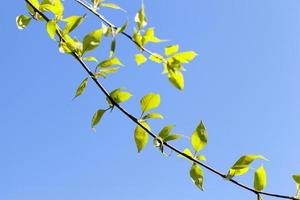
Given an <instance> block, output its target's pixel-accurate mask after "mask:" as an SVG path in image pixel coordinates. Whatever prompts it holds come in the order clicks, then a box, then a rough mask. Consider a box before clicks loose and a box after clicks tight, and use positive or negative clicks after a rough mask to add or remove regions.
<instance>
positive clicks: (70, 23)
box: [63, 15, 86, 35]
mask: <svg viewBox="0 0 300 200" xmlns="http://www.w3.org/2000/svg"><path fill="white" fill-rule="evenodd" d="M85 17H86V15H83V16H71V17H68V18H65V19H64V20H63V21H64V22H67V24H66V26H65V27H64V30H63V34H64V35H65V34H68V33H70V32H72V31H73V30H74V29H75V28H76V27H77V26H79V25H80V24H81V23H82V22H83V20H84V19H85Z"/></svg>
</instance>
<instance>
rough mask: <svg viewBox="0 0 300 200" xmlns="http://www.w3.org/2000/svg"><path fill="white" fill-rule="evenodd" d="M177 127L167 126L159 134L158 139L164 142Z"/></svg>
mask: <svg viewBox="0 0 300 200" xmlns="http://www.w3.org/2000/svg"><path fill="white" fill-rule="evenodd" d="M174 127H175V125H168V126H165V127H164V128H163V129H162V130H161V131H160V132H159V134H158V137H160V138H162V139H163V140H164V138H166V137H167V136H168V135H169V134H170V133H171V131H172V129H173V128H174Z"/></svg>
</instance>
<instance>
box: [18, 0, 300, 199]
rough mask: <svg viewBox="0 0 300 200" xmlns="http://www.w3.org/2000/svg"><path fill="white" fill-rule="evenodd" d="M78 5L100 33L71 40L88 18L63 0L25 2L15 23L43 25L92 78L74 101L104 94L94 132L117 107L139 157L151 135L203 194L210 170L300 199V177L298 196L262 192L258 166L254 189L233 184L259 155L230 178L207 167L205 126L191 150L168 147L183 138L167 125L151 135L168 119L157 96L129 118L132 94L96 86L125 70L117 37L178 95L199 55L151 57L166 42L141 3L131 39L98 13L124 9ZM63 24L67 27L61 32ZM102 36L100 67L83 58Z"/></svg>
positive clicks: (100, 3)
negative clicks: (92, 91)
mask: <svg viewBox="0 0 300 200" xmlns="http://www.w3.org/2000/svg"><path fill="white" fill-rule="evenodd" d="M76 1H77V2H78V3H80V4H81V5H82V6H84V7H85V8H87V9H88V10H89V11H90V12H92V13H94V14H96V16H98V17H99V18H100V20H102V21H103V22H104V24H103V26H102V27H101V28H100V29H96V30H91V32H89V33H87V34H86V35H85V36H84V37H83V38H82V40H79V39H77V38H75V37H73V36H72V35H71V34H72V33H73V32H74V31H75V30H76V29H77V28H78V27H79V26H80V24H81V23H83V22H84V20H85V18H86V15H85V14H84V15H73V16H68V17H64V5H63V3H62V1H61V0H42V1H41V2H40V1H38V0H25V2H26V8H27V10H28V12H29V14H30V15H29V16H26V15H20V16H17V18H16V24H17V27H18V28H19V29H25V28H26V27H27V26H28V25H29V24H30V22H31V21H32V19H35V20H38V21H45V22H46V30H47V32H48V34H49V37H50V38H51V39H52V40H54V41H56V42H57V43H58V49H59V51H60V52H61V53H65V54H70V55H72V56H73V57H74V58H75V59H76V60H77V61H79V63H80V64H81V66H82V67H84V69H85V70H86V72H87V73H88V77H86V78H85V79H84V80H83V81H82V82H81V83H80V84H79V86H78V89H77V91H76V93H75V96H74V98H77V97H79V96H81V95H82V94H83V92H84V91H85V89H86V87H87V84H88V81H89V79H92V80H93V81H94V82H95V83H96V84H97V86H98V87H99V88H100V89H101V91H102V92H103V93H104V94H105V95H106V104H107V108H105V109H102V108H100V109H97V110H96V112H95V113H94V115H93V117H92V121H91V128H92V129H95V126H96V125H97V124H98V123H99V122H100V121H101V119H102V117H103V116H104V115H105V114H106V113H107V112H106V111H108V110H111V111H112V110H113V108H115V107H117V108H118V109H119V110H120V111H121V112H122V113H123V114H125V115H126V116H127V117H129V118H130V119H131V120H132V121H134V122H135V123H136V127H135V130H134V140H135V144H136V147H137V150H138V152H139V153H140V152H141V151H142V150H143V149H144V148H145V147H146V145H147V144H148V140H149V135H150V136H152V137H153V144H154V146H155V147H156V148H158V149H159V150H160V152H161V153H162V154H163V155H166V154H165V152H164V147H168V148H170V149H171V150H173V151H175V152H176V153H178V154H179V156H181V157H184V158H185V159H187V160H188V161H189V162H190V163H191V168H190V171H189V175H190V178H191V180H192V182H193V183H194V184H195V186H196V187H198V188H199V189H200V190H203V185H204V179H205V177H204V173H203V168H206V169H207V170H209V171H211V172H213V173H215V174H218V175H219V176H221V177H223V178H226V179H227V180H229V181H231V182H233V183H235V184H237V185H239V186H240V187H241V188H244V189H247V190H249V191H252V192H254V193H255V194H257V197H258V199H262V195H268V196H273V197H280V196H281V198H287V199H295V198H298V197H299V196H300V175H299V174H298V175H293V179H294V181H295V182H296V186H297V192H296V195H295V197H288V196H283V195H274V194H272V193H265V192H264V193H262V191H263V190H264V189H265V187H266V184H267V173H266V170H265V168H264V167H263V165H260V167H258V168H257V169H256V170H255V172H254V181H253V188H251V187H247V186H243V187H242V186H241V184H239V183H238V182H237V181H235V180H233V178H234V177H235V176H241V175H244V174H245V173H246V172H248V171H249V169H251V168H250V165H251V164H252V163H253V162H254V161H255V160H261V161H266V160H267V159H266V158H265V157H263V156H261V155H256V154H248V155H243V156H241V157H240V158H239V159H238V160H237V161H236V162H235V163H234V164H233V166H232V167H231V168H230V169H229V170H228V173H227V175H225V174H222V173H220V172H218V171H217V170H215V169H213V168H211V167H209V166H208V165H206V164H204V163H203V161H206V157H205V156H204V155H203V154H200V152H201V150H202V149H203V148H204V147H205V146H206V145H207V144H208V134H207V130H206V128H205V126H204V123H203V121H200V123H199V124H198V126H197V127H196V128H195V130H194V132H193V133H192V135H191V137H190V143H191V146H192V150H193V151H192V150H191V149H190V148H188V147H186V148H185V149H184V150H183V151H180V150H178V149H177V148H175V147H174V146H172V145H170V144H169V142H171V141H172V142H173V141H175V140H179V139H180V138H182V137H183V135H182V134H176V133H172V130H173V129H174V127H175V125H166V126H164V127H163V128H162V129H161V130H160V132H159V133H158V135H155V134H154V133H152V131H151V127H150V123H149V121H151V120H153V119H161V120H162V119H164V117H163V115H162V114H160V113H159V112H157V111H155V112H153V111H152V110H154V109H157V108H158V106H159V105H160V103H161V98H160V95H159V94H156V93H152V92H151V93H148V94H146V95H144V96H143V97H142V98H141V99H140V109H141V115H140V117H139V118H135V117H133V116H132V115H131V114H130V113H128V112H127V111H126V110H125V109H124V108H123V107H122V106H121V105H120V104H122V103H125V102H126V101H128V100H130V98H131V97H132V94H131V93H130V92H128V91H126V90H125V89H124V88H117V89H115V90H113V91H111V92H107V91H106V89H105V88H104V87H103V86H102V85H101V84H100V83H99V82H98V79H99V78H107V77H108V75H112V74H113V73H116V72H118V69H119V68H120V67H123V66H124V64H123V63H122V62H121V61H120V60H119V58H118V57H116V56H115V50H116V45H117V43H116V37H117V36H118V35H119V34H122V35H124V36H126V37H127V38H129V39H130V40H131V41H133V42H134V43H135V44H136V46H137V50H138V53H136V54H135V55H134V56H133V57H134V59H135V62H136V64H137V65H138V66H141V65H142V64H146V63H147V61H149V60H150V61H153V62H154V63H158V64H160V65H162V67H163V73H164V74H166V75H167V77H168V79H169V81H170V82H171V84H172V85H173V86H174V87H175V88H177V89H179V90H183V89H184V76H183V73H182V72H183V71H185V68H184V66H183V65H185V64H188V63H189V62H191V61H192V60H193V59H195V57H196V56H197V54H196V53H195V52H194V51H182V52H180V51H179V45H178V44H175V45H167V46H166V47H165V48H164V55H161V54H159V53H153V52H152V51H150V50H148V49H147V48H146V46H147V44H149V43H160V42H166V40H163V39H160V38H158V37H157V36H156V34H155V29H154V27H149V28H147V25H148V18H147V17H146V14H145V6H144V4H143V3H142V5H141V7H140V9H139V10H138V12H137V13H136V15H135V17H134V21H135V23H136V27H135V28H134V30H133V33H132V34H128V33H126V32H125V30H126V29H127V27H128V20H127V21H126V22H125V23H124V25H123V26H122V27H115V26H114V25H113V24H111V23H110V22H109V21H108V20H106V19H105V18H104V17H103V16H101V15H100V14H99V13H98V12H97V10H99V9H100V8H102V7H104V8H111V9H117V10H122V11H124V9H122V8H121V7H120V6H118V5H116V4H114V3H107V2H104V0H92V1H91V3H86V2H83V1H80V0H76ZM46 15H51V18H48V17H47V16H46ZM62 24H63V28H61V27H60V26H61V25H62ZM104 37H106V38H109V39H110V43H111V45H110V51H109V56H108V57H107V58H106V59H104V60H102V61H100V62H98V59H97V58H96V57H95V56H93V55H89V56H85V55H86V54H87V53H88V52H93V50H95V49H96V48H98V47H99V46H100V43H101V40H102V39H104ZM146 53H148V54H149V56H148V57H147V56H146V55H145V54H146ZM85 61H93V62H96V63H97V65H96V66H95V69H94V73H93V72H91V71H90V70H89V68H88V67H87V65H86V63H85Z"/></svg>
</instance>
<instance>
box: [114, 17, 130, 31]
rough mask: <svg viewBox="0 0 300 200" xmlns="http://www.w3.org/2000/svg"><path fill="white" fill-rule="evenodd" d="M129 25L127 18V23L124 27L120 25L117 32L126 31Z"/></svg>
mask: <svg viewBox="0 0 300 200" xmlns="http://www.w3.org/2000/svg"><path fill="white" fill-rule="evenodd" d="M127 26H128V20H126V22H125V24H124V25H123V26H122V27H120V28H118V29H117V31H116V33H117V34H118V33H122V32H123V31H125V29H126V28H127Z"/></svg>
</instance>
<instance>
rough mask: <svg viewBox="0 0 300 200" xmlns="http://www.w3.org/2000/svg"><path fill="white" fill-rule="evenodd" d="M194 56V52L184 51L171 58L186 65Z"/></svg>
mask: <svg viewBox="0 0 300 200" xmlns="http://www.w3.org/2000/svg"><path fill="white" fill-rule="evenodd" d="M196 56H197V54H196V53H195V52H194V51H186V52H181V53H177V54H175V55H174V56H173V58H175V59H176V60H178V61H180V62H181V63H188V62H190V61H192V60H193V59H194V58H195V57H196Z"/></svg>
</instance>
